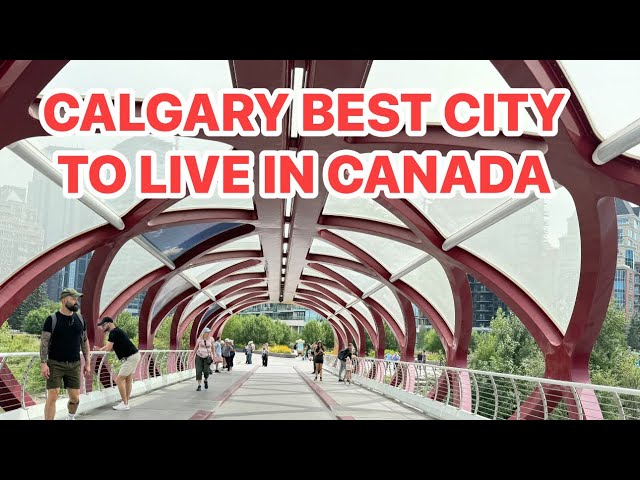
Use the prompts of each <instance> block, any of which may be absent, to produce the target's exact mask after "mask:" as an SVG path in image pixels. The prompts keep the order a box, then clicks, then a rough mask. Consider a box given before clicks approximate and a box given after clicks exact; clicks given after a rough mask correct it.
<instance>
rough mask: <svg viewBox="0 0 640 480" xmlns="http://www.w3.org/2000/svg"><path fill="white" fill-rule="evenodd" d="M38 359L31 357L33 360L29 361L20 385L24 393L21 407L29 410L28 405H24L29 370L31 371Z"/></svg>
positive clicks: (21, 395) (21, 396) (22, 393)
mask: <svg viewBox="0 0 640 480" xmlns="http://www.w3.org/2000/svg"><path fill="white" fill-rule="evenodd" d="M35 359H36V357H35V356H32V357H31V360H30V361H29V365H27V368H26V370H25V371H24V375H23V376H22V384H21V385H20V386H21V387H22V389H21V390H22V391H21V392H20V405H22V408H27V407H26V405H25V404H24V393H25V389H26V388H27V376H28V375H29V370H31V365H33V361H34V360H35Z"/></svg>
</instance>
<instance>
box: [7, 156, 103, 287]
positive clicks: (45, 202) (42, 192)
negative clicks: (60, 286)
mask: <svg viewBox="0 0 640 480" xmlns="http://www.w3.org/2000/svg"><path fill="white" fill-rule="evenodd" d="M0 171H2V172H3V173H4V175H2V178H0V225H1V228H0V245H2V250H3V254H2V255H0V282H2V281H4V280H6V279H7V278H8V277H9V276H10V275H11V274H13V273H14V272H15V271H17V270H18V269H19V268H21V267H22V266H24V265H26V264H27V263H29V261H30V260H32V259H34V258H35V257H36V256H38V255H39V254H40V253H42V252H44V251H45V250H48V249H49V248H51V247H53V246H55V245H57V244H59V243H61V242H63V241H64V240H66V239H68V238H71V237H74V236H76V235H78V234H80V233H83V232H86V231H87V230H91V229H93V228H95V227H97V226H100V225H104V224H106V223H107V222H106V221H105V220H104V219H103V218H102V217H100V216H99V215H98V214H96V213H94V212H93V211H92V210H91V209H90V208H88V207H86V206H85V205H84V204H83V203H81V202H79V201H78V200H75V199H67V198H64V197H63V196H62V188H61V187H59V186H58V185H56V184H55V183H54V182H52V181H51V180H49V179H48V178H47V177H45V176H44V175H42V174H41V173H40V172H38V171H37V170H35V169H34V168H33V167H32V166H31V165H29V164H28V163H26V162H25V161H24V160H22V159H21V158H20V157H18V156H17V155H16V154H15V153H13V152H12V151H10V150H9V149H8V148H3V149H2V150H0Z"/></svg>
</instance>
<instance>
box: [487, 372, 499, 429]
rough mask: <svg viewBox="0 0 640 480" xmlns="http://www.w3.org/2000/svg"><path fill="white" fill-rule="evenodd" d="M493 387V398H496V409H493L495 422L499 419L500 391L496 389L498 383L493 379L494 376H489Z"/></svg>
mask: <svg viewBox="0 0 640 480" xmlns="http://www.w3.org/2000/svg"><path fill="white" fill-rule="evenodd" d="M489 379H490V380H491V385H492V386H493V396H494V398H495V402H494V403H495V407H494V409H493V420H495V419H496V418H498V389H497V388H496V381H495V380H494V379H493V375H491V374H489Z"/></svg>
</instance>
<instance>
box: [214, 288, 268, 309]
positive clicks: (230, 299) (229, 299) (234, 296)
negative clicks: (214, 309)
mask: <svg viewBox="0 0 640 480" xmlns="http://www.w3.org/2000/svg"><path fill="white" fill-rule="evenodd" d="M251 287H253V285H251ZM265 293H267V292H265ZM243 295H247V292H241V293H234V294H232V295H229V296H228V297H225V299H224V302H225V303H226V304H227V305H229V304H230V303H233V301H234V300H237V299H238V298H240V297H242V296H243ZM253 295H255V296H257V297H258V296H260V295H264V294H263V293H259V292H258V293H255V292H254V293H253Z"/></svg>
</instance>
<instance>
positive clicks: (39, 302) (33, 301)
mask: <svg viewBox="0 0 640 480" xmlns="http://www.w3.org/2000/svg"><path fill="white" fill-rule="evenodd" d="M48 303H49V298H48V297H47V292H46V291H45V289H44V284H43V285H40V286H39V287H38V288H36V289H35V291H33V292H32V293H31V295H29V296H28V297H27V298H26V299H25V300H24V301H23V302H22V303H21V304H20V306H18V308H16V310H15V311H14V312H13V313H12V314H11V316H10V317H9V320H8V322H9V325H10V326H11V328H13V329H15V330H22V322H23V321H24V320H25V319H26V318H27V314H28V313H29V312H31V311H32V310H37V309H38V308H40V307H43V306H46V305H48ZM56 305H57V303H56ZM41 326H42V325H41ZM23 331H24V330H23Z"/></svg>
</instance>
